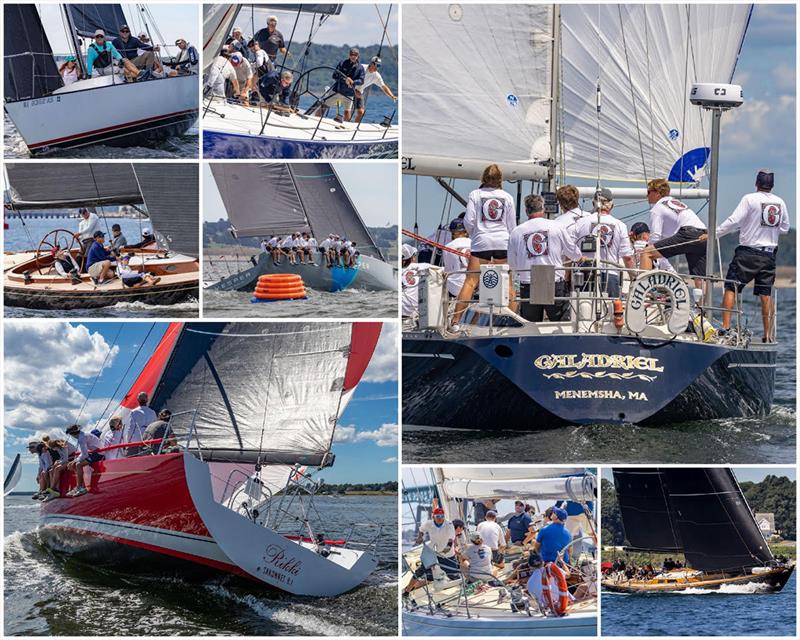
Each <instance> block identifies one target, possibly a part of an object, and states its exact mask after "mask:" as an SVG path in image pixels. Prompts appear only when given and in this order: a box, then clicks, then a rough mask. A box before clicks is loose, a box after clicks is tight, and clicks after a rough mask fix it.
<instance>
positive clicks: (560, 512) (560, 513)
mask: <svg viewBox="0 0 800 640" xmlns="http://www.w3.org/2000/svg"><path fill="white" fill-rule="evenodd" d="M553 513H554V514H555V515H556V517H557V518H558V519H559V520H561V522H566V520H567V518H568V517H569V516H568V515H567V510H566V509H562V508H561V507H553Z"/></svg>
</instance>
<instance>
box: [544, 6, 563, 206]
mask: <svg viewBox="0 0 800 640" xmlns="http://www.w3.org/2000/svg"><path fill="white" fill-rule="evenodd" d="M560 49H561V6H560V5H557V4H556V5H553V50H552V53H551V54H550V58H551V60H550V65H551V66H550V170H549V175H548V183H547V190H548V191H551V192H552V191H555V190H556V164H557V160H556V158H557V156H558V108H559V103H560V99H561V83H560V82H559V75H560V73H561V55H560V53H559V51H560Z"/></svg>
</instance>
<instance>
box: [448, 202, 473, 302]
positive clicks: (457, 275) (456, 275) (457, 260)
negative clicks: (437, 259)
mask: <svg viewBox="0 0 800 640" xmlns="http://www.w3.org/2000/svg"><path fill="white" fill-rule="evenodd" d="M450 234H451V235H452V237H453V239H452V240H451V241H450V242H448V243H447V244H446V245H445V246H446V247H447V248H448V249H452V250H453V251H458V252H459V253H460V254H461V255H459V254H458V253H453V252H452V251H444V252H443V255H442V263H443V264H442V266H443V267H444V272H445V273H446V274H447V292H448V293H449V294H450V295H451V296H453V297H454V298H456V297H458V292H459V291H461V287H463V286H464V280H465V279H466V277H467V274H466V271H467V267H468V266H469V252H470V248H471V247H472V241H471V240H470V239H469V234H468V233H467V230H466V229H465V228H464V221H463V220H462V219H461V218H456V219H455V220H453V221H452V222H450Z"/></svg>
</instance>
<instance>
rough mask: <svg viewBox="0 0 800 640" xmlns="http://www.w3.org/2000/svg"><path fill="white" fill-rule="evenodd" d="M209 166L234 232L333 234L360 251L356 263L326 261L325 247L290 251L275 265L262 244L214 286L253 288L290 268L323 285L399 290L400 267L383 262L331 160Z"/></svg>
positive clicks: (259, 235) (321, 236) (245, 234)
mask: <svg viewBox="0 0 800 640" xmlns="http://www.w3.org/2000/svg"><path fill="white" fill-rule="evenodd" d="M210 166H211V173H212V175H213V176H214V180H215V182H216V184H217V189H218V190H219V194H220V196H221V197H222V202H223V205H224V207H225V211H226V213H227V215H228V220H229V222H230V224H231V233H232V234H233V235H234V236H235V237H236V238H269V237H270V236H271V235H272V234H276V235H279V236H286V235H287V234H291V233H295V232H303V231H307V232H308V233H310V234H311V235H312V236H314V237H315V238H316V239H317V242H322V241H323V240H324V239H325V238H326V237H327V236H328V234H330V233H336V234H338V235H340V236H341V237H342V238H347V239H348V240H351V241H353V242H355V243H356V248H357V249H358V251H359V253H360V256H359V257H358V262H357V263H356V265H355V266H353V267H344V266H342V265H334V266H332V267H328V266H326V261H325V258H324V257H323V256H322V255H320V254H318V255H316V256H313V260H314V264H290V263H289V261H288V259H287V258H285V257H284V258H283V261H282V262H281V263H280V264H275V263H274V262H273V260H272V257H271V256H270V255H269V254H268V253H266V252H263V251H262V252H261V253H260V254H259V256H258V258H257V259H254V265H253V266H252V267H249V268H248V269H246V270H244V271H241V272H238V273H235V274H233V275H231V276H227V277H225V278H223V279H222V280H220V281H218V282H215V283H213V284H211V285H210V286H209V287H208V288H209V289H212V290H221V291H251V292H252V291H253V289H254V288H255V285H256V282H257V281H258V277H259V276H260V275H264V274H272V273H293V274H298V275H300V276H301V277H302V279H303V282H304V283H305V284H306V286H309V287H311V288H312V289H316V290H318V291H342V290H344V289H364V290H367V291H396V290H397V275H396V269H395V267H394V266H393V265H391V264H390V263H388V262H386V258H385V257H384V255H383V252H382V251H381V249H380V248H379V247H378V246H377V245H376V244H375V241H374V240H373V238H372V236H371V235H370V232H369V229H367V227H366V225H365V224H364V222H363V220H361V217H360V216H359V214H358V211H357V210H356V208H355V205H354V204H353V201H352V200H351V199H350V196H348V194H347V191H346V190H345V188H344V186H343V185H342V183H341V181H340V180H339V177H338V175H337V174H336V170H335V169H334V168H333V166H332V165H331V164H330V163H327V162H320V163H313V164H290V163H280V162H273V163H242V164H230V163H222V162H220V163H210Z"/></svg>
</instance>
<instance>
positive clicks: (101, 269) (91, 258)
mask: <svg viewBox="0 0 800 640" xmlns="http://www.w3.org/2000/svg"><path fill="white" fill-rule="evenodd" d="M105 237H106V234H105V233H103V232H102V231H95V232H94V242H93V243H92V246H91V247H90V248H89V253H88V254H87V256H86V271H87V272H88V274H89V275H90V276H91V278H92V282H94V283H95V284H96V285H101V284H104V283H105V282H108V281H109V280H111V279H112V278H113V277H114V267H115V266H116V258H115V257H114V255H113V254H111V253H110V252H109V251H108V250H107V249H106V248H105V246H104V245H103V242H104V241H105Z"/></svg>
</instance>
